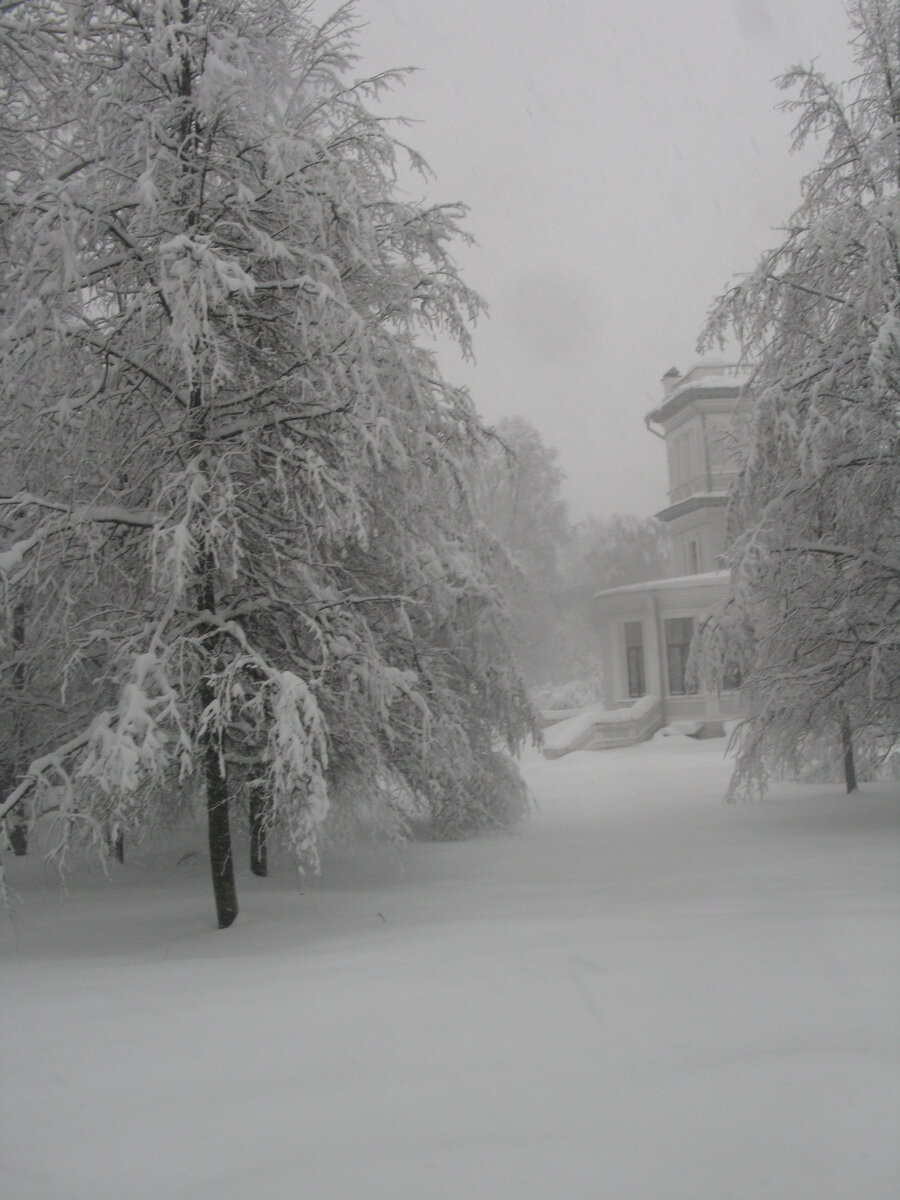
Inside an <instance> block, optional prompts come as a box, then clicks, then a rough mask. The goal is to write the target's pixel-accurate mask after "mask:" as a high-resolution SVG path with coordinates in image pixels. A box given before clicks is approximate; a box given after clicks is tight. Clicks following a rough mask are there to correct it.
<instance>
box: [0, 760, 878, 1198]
mask: <svg viewBox="0 0 900 1200" xmlns="http://www.w3.org/2000/svg"><path fill="white" fill-rule="evenodd" d="M720 754H721V746H720V744H719V743H700V744H696V743H693V742H689V741H687V740H683V739H678V740H673V741H671V742H665V743H652V744H650V745H646V746H641V747H634V748H632V749H629V750H619V751H611V752H607V753H605V754H584V753H583V754H575V755H572V756H570V757H569V758H565V759H560V760H557V761H555V762H545V761H543V760H541V759H539V758H536V757H532V758H531V759H530V760H529V762H528V766H527V770H528V774H529V778H530V780H531V783H532V786H533V788H534V790H535V793H536V795H537V796H538V798H539V801H540V804H541V811H540V813H539V814H538V815H536V816H535V817H534V819H533V820H531V821H530V822H529V823H528V824H527V825H526V826H525V827H523V829H522V830H521V831H520V832H518V833H516V834H513V835H501V834H498V835H493V836H488V837H483V838H481V839H478V840H476V841H473V842H469V843H463V844H454V845H416V846H411V847H409V848H407V849H406V850H404V851H403V852H402V853H400V854H397V853H394V852H386V851H373V850H358V851H356V852H354V853H352V854H347V855H345V856H343V857H342V859H341V860H340V861H339V862H336V863H335V864H333V866H332V869H331V871H330V872H329V875H328V876H327V878H326V879H325V880H324V881H322V882H321V883H319V884H317V885H315V886H313V887H307V889H306V890H305V891H304V893H303V894H302V895H299V896H298V895H297V893H296V888H295V887H294V886H293V885H292V883H291V881H290V879H289V877H288V876H287V875H286V874H285V875H282V876H279V877H278V878H276V879H273V880H269V881H258V880H254V879H252V878H251V877H249V876H247V877H246V878H243V879H242V881H241V888H242V902H243V912H242V916H241V919H240V921H239V923H238V925H237V926H235V927H234V929H232V930H230V931H228V932H226V933H217V932H212V931H211V930H210V928H209V922H210V920H211V913H210V901H209V899H208V897H207V896H206V878H205V867H204V866H203V865H202V864H201V863H199V862H195V863H193V864H192V863H190V862H189V863H186V864H184V865H182V866H180V867H177V868H175V867H170V868H169V869H168V876H167V878H166V879H165V881H164V882H160V880H159V878H158V877H157V876H155V875H154V876H151V875H150V873H149V872H148V871H146V870H144V871H143V872H142V870H141V866H140V863H139V862H135V863H133V864H130V865H127V866H126V868H125V870H124V871H122V872H121V874H120V876H119V879H118V882H115V883H112V884H111V883H108V882H105V881H103V880H102V879H100V878H98V877H94V878H92V879H88V880H87V881H81V880H79V881H76V883H75V885H74V886H73V890H72V895H71V897H70V899H69V900H68V901H66V900H62V899H61V898H60V896H59V894H58V892H57V891H56V890H55V889H54V888H52V887H51V888H49V889H45V888H43V887H42V886H41V885H40V883H36V882H35V881H33V880H32V881H29V880H28V879H27V878H24V879H23V880H22V882H21V883H20V885H19V886H20V890H21V891H22V893H23V895H24V896H25V897H26V900H27V904H26V907H25V908H24V909H23V910H21V911H20V913H19V916H18V918H17V927H18V928H17V936H16V938H14V937H13V932H12V930H11V929H10V927H9V925H8V923H6V924H5V926H4V927H3V929H2V932H0V949H2V951H3V954H4V958H5V959H6V961H5V963H4V965H3V983H2V996H0V1001H2V1005H3V1012H4V1014H5V1016H6V1020H5V1022H4V1041H3V1051H2V1060H3V1061H2V1064H0V1065H2V1072H3V1085H2V1110H0V1158H2V1161H3V1164H4V1165H3V1173H2V1179H3V1182H2V1183H0V1195H2V1196H3V1197H4V1198H6V1197H9V1200H59V1198H60V1197H62V1196H65V1197H67V1200H144V1198H145V1197H146V1198H147V1200H150V1198H151V1197H152V1198H153V1200H207V1198H209V1200H212V1198H213V1197H215V1198H216V1200H247V1198H250V1197H254V1198H255V1197H257V1196H259V1197H266V1198H267V1200H288V1198H294V1197H300V1196H302V1197H304V1198H306V1200H513V1198H515V1200H545V1198H546V1200H556V1198H560V1200H576V1198H577V1200H749V1198H751V1197H753V1198H757V1197H759V1198H762V1197H766V1198H771V1200H849V1198H851V1197H852V1198H853V1200H895V1198H896V1197H897V1196H898V1195H900V1149H898V1146H900V1138H898V1129H900V937H898V934H900V888H898V878H900V876H898V871H897V866H898V858H900V855H898V845H900V839H898V836H897V834H898V820H897V817H898V812H897V803H896V794H894V795H892V794H891V791H890V789H887V788H884V789H881V790H878V789H872V788H870V789H868V790H867V792H866V793H865V794H864V795H863V796H861V797H860V798H858V799H855V800H847V799H846V798H844V797H843V796H841V795H840V793H839V791H838V790H837V789H821V788H818V789H817V788H809V787H807V788H800V787H792V788H782V789H780V790H779V791H778V792H777V793H776V795H775V798H774V799H773V801H772V802H771V803H767V804H765V805H754V806H746V807H726V806H723V805H722V804H721V803H720V796H721V794H722V790H723V788H724V783H725V780H726V778H727V770H726V768H725V765H724V764H723V763H722V762H721V761H720V757H719V756H720ZM895 791H896V790H894V792H895ZM170 858H171V856H170ZM18 869H20V870H21V868H18Z"/></svg>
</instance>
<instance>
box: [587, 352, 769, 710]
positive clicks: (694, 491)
mask: <svg viewBox="0 0 900 1200" xmlns="http://www.w3.org/2000/svg"><path fill="white" fill-rule="evenodd" d="M747 376H748V372H747V371H746V370H745V369H744V368H741V367H738V366H733V365H709V364H702V365H698V366H695V367H693V368H692V369H691V370H690V371H688V372H687V373H686V374H685V375H680V374H679V373H678V371H676V370H675V369H674V368H672V370H671V371H668V372H667V373H666V375H665V376H663V381H662V382H663V400H662V403H661V404H660V405H659V407H658V408H656V409H654V411H653V412H651V413H650V414H648V416H647V419H646V420H647V428H648V429H649V430H650V431H651V433H654V434H656V436H658V437H661V438H662V439H663V440H664V441H665V444H666V462H667V467H668V477H669V489H668V498H669V503H668V505H667V506H666V508H664V509H663V510H662V512H660V513H657V517H658V518H659V520H661V521H663V522H665V524H666V525H667V526H668V527H669V529H670V531H671V534H672V547H673V557H674V571H675V574H674V577H673V578H671V579H658V580H653V581H652V582H650V583H637V584H631V585H628V586H625V587H618V588H611V589H609V590H607V591H603V592H600V593H598V595H597V597H596V613H597V619H598V625H599V630H600V645H601V654H602V658H603V678H604V704H605V706H606V708H607V709H623V708H628V707H629V706H631V705H633V704H634V703H635V701H637V700H638V699H640V698H641V697H657V698H658V701H659V706H658V711H657V713H656V720H655V724H656V727H657V728H658V727H660V726H663V725H668V724H672V723H673V722H676V721H688V722H694V723H696V724H697V725H698V726H701V727H705V728H706V729H708V730H709V731H710V732H716V731H717V729H718V728H719V727H721V722H722V721H723V720H727V719H729V718H731V717H734V716H737V715H738V704H739V696H738V693H737V690H736V689H732V690H728V691H724V692H722V693H717V694H710V693H705V692H701V691H698V690H696V688H695V687H694V685H693V683H692V681H691V679H690V676H689V674H688V672H687V661H688V655H689V653H690V648H691V643H692V641H693V638H694V634H695V633H696V632H697V629H698V628H699V626H700V624H701V623H702V621H703V620H704V619H705V618H706V617H707V616H708V615H709V613H710V611H711V610H712V609H713V608H714V607H715V605H716V604H718V603H719V602H720V601H721V600H723V599H724V598H725V597H726V595H727V591H728V572H727V571H725V570H723V569H722V560H721V556H722V554H723V552H724V550H725V536H726V535H725V509H726V505H727V500H728V492H729V489H730V487H731V484H732V482H733V480H734V478H735V474H736V470H737V453H736V449H737V445H738V441H739V438H740V420H741V401H742V398H743V394H744V386H745V384H746V381H747ZM645 706H646V705H645Z"/></svg>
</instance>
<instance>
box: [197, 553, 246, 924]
mask: <svg viewBox="0 0 900 1200" xmlns="http://www.w3.org/2000/svg"><path fill="white" fill-rule="evenodd" d="M214 570H215V564H214V562H213V558H212V555H211V554H210V553H208V552H207V553H206V554H205V555H204V558H203V562H202V566H201V568H200V571H201V585H200V588H199V599H200V608H201V610H205V611H206V612H210V613H214V612H215V611H216V609H215V601H216V592H215V584H214V574H213V573H214ZM199 691H200V705H201V710H202V711H206V710H207V709H208V708H209V706H210V705H211V704H212V703H213V701H214V700H215V698H216V697H215V690H214V688H213V685H212V683H211V681H210V679H209V678H208V677H204V678H203V679H202V680H201V683H200V689H199ZM203 743H204V746H203V759H204V773H205V777H206V815H207V821H208V824H209V865H210V870H211V871H212V885H213V896H214V897H215V902H216V916H217V918H218V921H219V928H220V929H227V928H228V926H229V925H231V924H233V923H234V920H235V918H236V917H237V915H238V899H237V887H236V886H235V882H234V856H233V854H232V849H231V821H230V818H229V812H228V779H227V777H226V774H225V760H224V758H223V756H222V747H221V743H220V739H219V737H218V736H217V733H216V730H214V729H209V728H207V729H206V731H205V732H204V733H203Z"/></svg>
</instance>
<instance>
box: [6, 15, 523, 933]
mask: <svg viewBox="0 0 900 1200" xmlns="http://www.w3.org/2000/svg"><path fill="white" fill-rule="evenodd" d="M41 9H42V13H43V14H44V16H45V17H46V19H47V21H48V23H49V24H48V29H49V32H48V39H49V40H48V43H47V44H48V47H49V51H48V57H49V60H50V61H52V63H53V64H54V71H55V72H56V74H54V73H50V74H49V75H48V76H47V77H46V78H44V79H36V80H34V81H33V85H34V87H36V88H40V87H44V88H45V89H47V95H46V98H45V99H46V107H47V110H48V111H51V112H54V113H55V114H56V117H57V119H56V120H55V121H49V122H47V123H46V126H45V127H42V128H41V129H37V130H34V129H32V130H30V131H29V137H30V138H31V139H32V142H33V143H34V144H33V145H32V144H31V143H29V145H28V154H27V155H26V154H24V153H23V154H21V155H20V160H21V167H19V168H17V169H16V170H14V171H13V172H11V173H10V174H9V175H8V176H7V178H6V180H5V188H4V197H3V202H2V203H3V226H4V228H3V235H4V240H3V245H4V247H5V253H6V254H7V256H8V264H7V278H8V285H7V287H6V289H5V296H4V300H3V302H2V317H3V321H2V328H0V376H2V380H3V383H2V387H3V389H4V391H3V398H4V402H5V403H7V404H8V405H9V410H10V412H12V413H13V414H14V417H13V420H12V421H11V422H10V424H9V425H8V427H7V429H6V431H5V439H6V440H5V444H4V447H3V466H4V483H5V485H6V486H5V487H4V493H3V495H2V497H0V510H2V513H3V514H4V515H3V520H4V522H5V523H6V526H7V528H8V529H9V530H10V544H9V547H8V549H7V550H6V551H5V552H4V553H3V554H2V556H0V567H2V569H3V573H4V576H5V580H6V606H7V612H12V611H14V608H15V605H16V604H17V603H19V602H20V598H21V597H22V596H24V595H26V594H37V593H40V594H41V595H42V596H45V597H49V599H47V600H45V607H46V606H47V605H49V606H50V610H51V611H47V612H46V614H45V616H44V618H43V619H44V620H45V621H47V622H51V621H52V624H53V627H54V628H56V629H58V630H59V633H58V636H57V637H56V638H55V639H54V643H55V645H56V647H57V648H56V651H55V655H49V656H48V654H47V653H46V652H45V651H44V650H43V649H40V648H38V647H35V648H34V649H33V654H32V662H33V664H34V670H35V672H41V671H43V673H44V674H45V675H46V674H48V673H50V674H52V673H53V672H54V671H56V670H60V669H61V670H62V671H63V674H64V676H65V678H66V680H67V682H68V683H69V687H70V695H71V696H73V697H76V698H77V703H76V702H75V701H74V700H69V699H67V700H66V702H65V703H64V705H63V712H62V714H61V718H60V720H59V721H58V722H57V723H55V724H54V723H53V722H50V723H49V724H48V723H45V725H44V729H43V735H44V739H45V741H47V742H48V746H47V748H46V749H44V750H43V752H42V753H41V754H38V755H37V756H35V757H33V758H32V761H31V763H30V765H29V767H28V769H27V770H26V771H25V773H24V774H23V776H22V778H21V780H20V782H19V783H18V785H17V786H16V788H15V789H14V790H13V791H12V792H11V793H10V795H9V796H8V797H7V800H6V801H5V803H4V805H3V807H2V811H9V810H11V809H12V808H13V807H15V806H16V805H21V804H22V803H25V802H27V803H28V805H29V806H30V809H31V812H32V813H37V812H39V811H40V809H41V805H42V804H43V803H46V798H47V796H48V795H50V794H51V793H52V794H53V797H54V800H53V802H54V804H57V805H58V806H59V807H60V809H61V813H62V817H63V819H64V824H65V828H66V830H71V831H74V830H82V829H87V830H89V831H91V832H92V833H93V835H94V836H95V837H96V838H98V839H99V838H100V837H101V836H102V837H104V838H106V839H109V838H110V837H112V838H115V837H117V836H119V835H120V833H121V832H122V831H123V830H135V831H137V832H140V831H141V830H143V829H146V828H147V827H148V826H151V825H152V823H153V822H154V821H155V820H159V819H163V818H164V817H165V816H166V815H168V814H169V813H170V812H171V809H172V806H173V804H175V803H176V802H177V801H178V799H179V798H187V799H188V800H189V799H190V797H191V796H192V795H193V794H194V793H195V792H196V791H197V789H198V787H200V785H201V784H202V790H203V792H204V793H205V800H206V808H207V816H208V823H209V837H210V852H211V863H212V874H213V884H214V892H215V897H216V906H217V914H218V920H219V925H220V926H221V927H225V926H227V925H229V924H230V923H231V922H232V921H233V920H234V918H235V916H236V914H237V896H236V891H235V885H234V870H233V863H232V843H231V821H232V820H233V817H234V813H235V805H236V802H237V801H238V800H239V799H240V800H241V801H242V803H243V804H245V805H246V806H247V807H249V809H250V811H251V814H252V827H253V840H254V851H255V857H256V867H259V868H260V869H263V867H262V860H263V857H264V846H265V835H266V833H267V832H269V831H272V832H274V833H275V834H276V835H277V836H278V838H279V840H280V841H281V842H282V843H283V844H285V845H287V846H288V847H289V848H290V849H291V850H292V851H293V853H294V854H295V855H296V857H297V859H298V861H299V862H300V863H301V864H304V865H306V866H310V867H312V868H315V867H316V866H317V862H318V852H319V844H320V840H321V837H322V835H323V830H325V829H326V827H327V826H328V823H329V822H331V823H332V824H340V821H341V815H342V813H345V812H349V811H350V810H351V809H352V808H353V806H354V804H358V803H363V804H365V805H366V806H368V808H369V809H370V810H374V811H375V812H377V813H378V814H379V820H381V821H382V823H383V824H384V825H385V826H387V827H390V828H393V829H396V828H399V827H400V826H402V823H403V820H404V819H405V816H406V815H408V814H409V813H410V811H411V810H414V809H416V807H417V806H418V807H419V808H420V809H421V808H423V807H424V809H425V810H426V811H427V813H428V815H430V816H431V817H432V818H433V819H434V820H435V821H436V823H437V824H438V825H439V826H440V827H442V828H443V829H445V830H448V831H451V832H455V831H456V830H457V829H458V828H463V827H468V826H469V825H470V824H472V823H483V822H484V821H485V820H490V819H503V818H504V817H506V816H510V815H513V814H512V811H511V810H512V809H516V810H517V811H518V810H519V809H520V808H521V795H522V789H521V787H520V785H518V784H517V783H516V779H515V775H514V774H513V775H512V776H510V777H508V778H507V779H506V786H505V789H504V790H503V791H502V792H500V791H498V790H497V789H496V788H495V789H494V791H493V792H491V791H490V788H489V787H488V784H487V783H486V780H488V779H489V778H492V777H493V776H495V775H496V773H497V770H498V767H497V762H498V760H497V759H496V757H495V754H496V743H497V741H498V739H499V740H501V741H504V742H505V743H506V745H507V746H508V747H515V746H516V745H517V744H518V743H519V741H520V740H521V738H522V736H523V735H524V733H525V732H526V730H527V728H528V726H529V721H530V710H529V707H528V704H527V700H526V698H525V696H524V691H523V689H522V687H521V685H520V683H519V681H518V677H517V674H516V671H515V666H514V664H513V662H512V660H511V658H510V656H509V652H508V650H507V649H506V642H505V634H504V618H503V613H502V610H501V606H500V603H499V600H498V596H497V593H496V590H495V588H494V587H493V584H492V583H491V577H490V571H489V563H490V557H491V546H490V544H489V543H488V542H487V541H486V540H485V539H484V538H482V537H481V535H480V534H479V532H478V527H477V523H476V522H475V521H474V519H473V513H472V509H471V503H470V498H469V494H468V490H467V486H466V483H465V470H464V468H463V465H462V464H463V462H464V460H465V458H466V456H467V455H469V454H471V452H472V448H473V446H474V445H475V444H476V443H477V441H478V439H479V438H480V437H481V436H482V435H481V429H480V426H479V423H478V420H477V417H476V414H475V412H474V409H473V408H472V405H471V402H470V400H469V398H468V396H467V395H466V394H465V393H463V392H460V391H459V390H456V389H454V388H452V387H450V386H449V385H447V384H446V383H445V382H444V381H443V380H442V378H441V377H440V374H439V372H438V370H437V367H436V365H435V362H434V360H433V358H432V356H431V355H430V354H428V353H426V352H425V351H424V350H422V349H421V348H419V347H418V345H417V342H416V337H417V336H418V335H419V334H420V333H421V332H422V331H426V332H434V331H435V330H441V331H443V332H444V333H449V334H450V335H451V336H452V337H454V338H456V340H457V341H458V342H459V343H460V344H461V346H462V347H463V349H464V350H468V347H469V322H470V321H471V320H472V319H473V318H474V317H475V316H477V314H478V312H479V310H480V307H481V305H480V301H479V300H478V298H477V297H476V296H475V295H474V294H473V293H472V292H471V291H470V290H469V289H467V288H466V287H465V285H464V284H463V283H462V282H461V280H460V279H459V276H458V274H457V272H456V269H455V266H454V263H453V260H452V257H451V250H452V245H453V243H454V241H455V240H456V239H457V238H459V237H460V236H463V235H462V234H461V231H460V227H459V219H460V217H461V215H462V209H461V208H460V207H459V206H450V207H434V208H428V207H424V206H423V205H420V204H415V203H411V202H407V201H403V200H401V199H399V198H398V197H397V194H396V193H397V189H396V186H395V171H396V162H397V155H398V154H399V153H401V152H403V151H404V148H403V147H402V146H400V145H399V144H398V143H397V142H396V141H395V140H394V139H393V138H392V137H391V136H390V134H389V133H388V132H387V130H386V128H385V125H384V123H383V122H382V121H381V120H380V119H378V118H377V117H376V116H375V115H374V114H373V113H372V111H370V108H369V107H368V105H369V103H370V101H371V100H372V98H373V97H375V96H377V95H378V94H379V93H380V92H381V90H382V89H383V88H385V87H387V86H389V85H390V84H392V83H394V82H396V81H397V78H398V76H397V75H388V76H380V77H378V78H376V79H370V80H367V81H353V80H352V79H349V78H348V73H349V71H350V70H351V68H352V64H353V62H354V56H353V43H352V13H351V11H350V10H349V9H343V10H341V11H340V12H339V13H338V14H336V16H334V17H333V18H331V19H330V20H329V21H327V22H325V24H324V25H321V26H317V25H316V24H315V23H314V22H313V20H312V18H311V15H310V12H309V10H308V8H307V7H306V6H305V5H298V4H295V3H292V2H289V0H242V2H238V0H144V2H139V3H134V2H131V0H129V2H127V3H126V2H125V0H107V2H106V3H102V4H101V3H91V2H90V0H78V2H77V3H70V4H66V5H62V4H53V3H50V2H49V0H48V2H47V3H44V4H42V5H41ZM54 21H56V25H54V24H53V22H54ZM50 26H53V28H50ZM57 78H58V79H62V80H64V81H65V91H64V92H62V91H60V90H59V87H58V84H57V83H56V81H57ZM55 86H56V90H55V91H54V87H55ZM13 132H15V131H13ZM20 133H21V134H22V136H21V137H18V139H17V140H18V142H20V143H22V144H23V145H24V141H23V138H24V132H22V131H20ZM14 140H16V139H14ZM410 153H411V152H410ZM413 161H414V164H415V165H417V166H420V167H421V166H422V164H421V161H420V160H419V159H418V158H417V156H415V155H413ZM28 589H31V592H30V593H29V591H28ZM7 641H8V643H9V639H7ZM9 644H11V643H9ZM98 697H99V698H100V700H101V701H102V703H97V700H98ZM48 734H49V735H54V736H48ZM55 735H58V736H55ZM495 782H496V781H495ZM64 842H65V839H64Z"/></svg>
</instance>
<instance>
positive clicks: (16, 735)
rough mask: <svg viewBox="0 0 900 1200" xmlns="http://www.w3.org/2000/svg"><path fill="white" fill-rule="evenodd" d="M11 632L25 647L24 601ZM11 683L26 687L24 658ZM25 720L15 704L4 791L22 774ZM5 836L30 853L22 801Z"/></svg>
mask: <svg viewBox="0 0 900 1200" xmlns="http://www.w3.org/2000/svg"><path fill="white" fill-rule="evenodd" d="M10 633H11V635H12V636H11V638H10V640H11V642H12V648H13V650H15V651H17V652H19V651H21V650H23V649H24V648H25V605H24V603H22V602H20V603H18V604H16V605H15V606H14V608H13V610H12V628H11V630H10ZM12 685H13V691H14V692H21V691H22V690H23V689H24V687H25V664H24V662H22V661H21V659H20V660H19V662H17V663H16V665H15V667H13V673H12ZM23 721H24V717H23V714H22V711H21V709H20V708H19V707H18V706H16V709H15V713H14V716H13V739H14V743H13V744H14V750H13V756H12V760H11V761H10V762H9V763H8V764H7V766H6V770H5V771H4V772H3V784H4V791H5V790H6V785H7V783H8V784H9V789H10V791H11V790H12V788H14V787H15V786H16V779H17V778H18V775H19V770H20V766H19V763H18V762H17V761H16V760H17V759H21V757H22V736H23V729H22V725H23ZM6 836H7V837H8V838H9V844H10V846H12V852H13V854H14V855H15V856H16V858H24V857H25V855H26V854H27V853H28V825H27V823H26V821H25V818H24V816H23V814H22V806H21V805H17V806H16V808H14V809H13V810H12V812H11V813H10V814H9V816H8V817H7V819H6Z"/></svg>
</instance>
